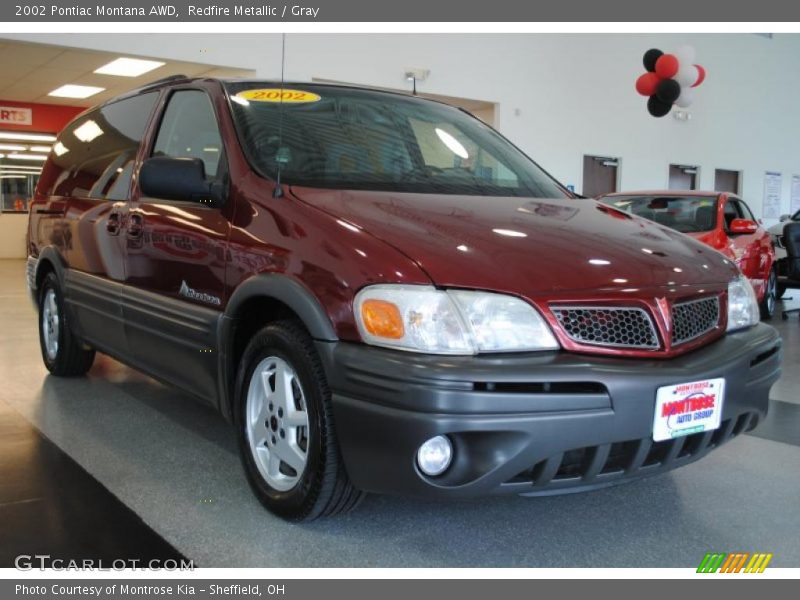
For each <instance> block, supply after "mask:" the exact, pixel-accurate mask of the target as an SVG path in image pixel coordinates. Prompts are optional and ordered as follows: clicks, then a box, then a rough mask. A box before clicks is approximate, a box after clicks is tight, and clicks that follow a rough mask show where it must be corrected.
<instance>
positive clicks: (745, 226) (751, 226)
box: [730, 219, 758, 234]
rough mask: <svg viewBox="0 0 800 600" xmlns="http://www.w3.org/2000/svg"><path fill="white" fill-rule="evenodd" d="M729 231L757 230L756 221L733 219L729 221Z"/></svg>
mask: <svg viewBox="0 0 800 600" xmlns="http://www.w3.org/2000/svg"><path fill="white" fill-rule="evenodd" d="M730 230H731V233H736V234H741V233H755V232H756V231H758V223H756V222H755V221H751V220H750V219H734V220H733V221H731V228H730Z"/></svg>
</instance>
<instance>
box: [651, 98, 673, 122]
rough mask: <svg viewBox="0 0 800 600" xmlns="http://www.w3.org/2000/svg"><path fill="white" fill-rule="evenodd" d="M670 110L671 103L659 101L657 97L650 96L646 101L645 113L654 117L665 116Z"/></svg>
mask: <svg viewBox="0 0 800 600" xmlns="http://www.w3.org/2000/svg"><path fill="white" fill-rule="evenodd" d="M671 108H672V103H671V102H664V101H663V100H659V99H658V96H655V95H654V96H650V98H649V99H648V100H647V112H649V113H650V114H651V115H653V116H654V117H663V116H664V115H666V114H667V113H668V112H669V110H670V109H671Z"/></svg>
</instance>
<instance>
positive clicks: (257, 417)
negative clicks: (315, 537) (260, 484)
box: [245, 356, 310, 492]
mask: <svg viewBox="0 0 800 600" xmlns="http://www.w3.org/2000/svg"><path fill="white" fill-rule="evenodd" d="M245 418H246V424H245V427H246V432H247V441H248V443H249V446H250V451H251V453H252V455H253V459H254V460H255V464H256V467H257V468H258V471H259V473H260V474H261V476H262V477H263V478H264V480H265V481H266V483H267V484H268V485H269V486H270V487H272V488H273V489H275V490H277V491H281V492H285V491H289V490H291V489H292V488H293V487H295V486H296V485H297V483H298V482H299V481H300V478H301V477H302V476H303V472H304V471H305V469H306V464H307V463H308V448H309V431H310V430H309V426H308V410H307V404H306V398H305V394H304V393H303V388H302V386H301V385H300V380H299V379H298V377H297V374H296V373H295V371H294V369H293V368H292V366H291V365H290V364H289V363H288V362H286V361H285V360H284V359H282V358H280V357H277V356H269V357H267V358H265V359H263V360H262V361H261V362H259V363H258V365H256V368H255V370H254V371H253V375H252V377H251V378H250V385H249V387H248V391H247V404H246V407H245Z"/></svg>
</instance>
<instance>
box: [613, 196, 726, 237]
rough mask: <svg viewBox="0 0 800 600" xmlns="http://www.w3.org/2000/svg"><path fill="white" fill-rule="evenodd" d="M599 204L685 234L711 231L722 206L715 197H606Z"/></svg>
mask: <svg viewBox="0 0 800 600" xmlns="http://www.w3.org/2000/svg"><path fill="white" fill-rule="evenodd" d="M600 202H602V203H603V204H608V205H609V206H613V207H614V208H616V209H618V210H621V211H624V212H627V213H630V214H633V215H636V216H639V217H643V218H645V219H650V220H651V221H655V222H656V223H660V224H661V225H666V226H667V227H670V228H672V229H675V230H677V231H680V232H682V233H701V232H704V231H712V230H713V229H714V228H715V227H716V223H717V209H718V207H719V204H718V202H719V201H718V199H717V198H716V197H715V196H606V197H605V198H601V199H600ZM729 205H730V202H729V203H728V206H729ZM726 210H727V209H726Z"/></svg>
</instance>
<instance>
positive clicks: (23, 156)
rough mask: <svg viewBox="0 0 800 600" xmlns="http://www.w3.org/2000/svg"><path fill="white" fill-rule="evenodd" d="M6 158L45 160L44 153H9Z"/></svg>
mask: <svg viewBox="0 0 800 600" xmlns="http://www.w3.org/2000/svg"><path fill="white" fill-rule="evenodd" d="M8 158H13V159H15V160H47V156H46V155H45V154H9V155H8Z"/></svg>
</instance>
